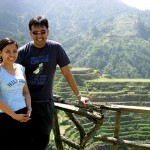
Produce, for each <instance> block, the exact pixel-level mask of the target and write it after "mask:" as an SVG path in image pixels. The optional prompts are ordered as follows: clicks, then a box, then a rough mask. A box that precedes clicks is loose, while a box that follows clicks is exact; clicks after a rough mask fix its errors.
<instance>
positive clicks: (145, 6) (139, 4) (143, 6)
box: [121, 0, 150, 10]
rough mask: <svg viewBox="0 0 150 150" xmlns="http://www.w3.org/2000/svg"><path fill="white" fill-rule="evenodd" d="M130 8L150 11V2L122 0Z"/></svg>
mask: <svg viewBox="0 0 150 150" xmlns="http://www.w3.org/2000/svg"><path fill="white" fill-rule="evenodd" d="M121 1H122V2H124V3H126V4H127V5H129V6H132V7H136V8H137V9H140V10H150V0H121Z"/></svg>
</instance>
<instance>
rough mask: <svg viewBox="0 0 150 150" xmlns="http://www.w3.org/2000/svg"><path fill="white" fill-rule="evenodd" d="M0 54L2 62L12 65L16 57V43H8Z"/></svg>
mask: <svg viewBox="0 0 150 150" xmlns="http://www.w3.org/2000/svg"><path fill="white" fill-rule="evenodd" d="M0 56H1V57H2V59H3V63H6V64H9V65H12V64H13V63H14V62H15V61H16V59H17V57H18V49H17V47H16V45H15V44H10V45H7V46H6V47H4V48H3V49H2V50H1V51H0Z"/></svg>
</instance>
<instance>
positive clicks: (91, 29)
mask: <svg viewBox="0 0 150 150" xmlns="http://www.w3.org/2000/svg"><path fill="white" fill-rule="evenodd" d="M35 15H42V16H45V17H47V18H48V19H49V22H50V28H51V34H50V36H49V38H51V39H53V40H57V41H59V42H60V43H61V44H62V45H63V47H64V48H65V50H66V52H67V54H68V55H69V57H70V59H71V62H72V65H73V66H75V67H76V66H78V67H92V68H94V69H99V70H100V71H101V72H102V73H108V74H111V76H113V77H118V78H120V77H124V78H149V77H150V67H149V64H150V58H149V56H150V55H149V54H150V43H149V42H150V25H149V22H150V11H140V10H137V9H135V8H132V7H129V6H127V5H125V4H124V3H122V2H121V0H92V1H87V0H74V1H72V0H55V1H52V0H43V1H40V0H32V1H31V0H24V1H20V0H15V1H12V0H5V1H1V5H0V38H3V37H6V36H11V37H14V38H15V39H16V40H17V41H18V42H19V44H20V45H22V44H24V43H25V42H27V41H29V40H30V36H29V34H28V21H29V19H30V18H31V17H33V16H35Z"/></svg>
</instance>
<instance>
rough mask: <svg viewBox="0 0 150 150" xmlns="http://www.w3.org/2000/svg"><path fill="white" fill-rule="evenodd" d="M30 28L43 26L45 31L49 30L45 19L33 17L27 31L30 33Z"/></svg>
mask: <svg viewBox="0 0 150 150" xmlns="http://www.w3.org/2000/svg"><path fill="white" fill-rule="evenodd" d="M32 26H45V27H46V28H47V29H48V28H49V25H48V20H47V19H46V18H42V17H41V16H36V17H33V18H32V19H31V20H30V21H29V30H30V31H31V27H32Z"/></svg>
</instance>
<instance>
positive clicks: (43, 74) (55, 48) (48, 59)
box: [17, 40, 70, 102]
mask: <svg viewBox="0 0 150 150" xmlns="http://www.w3.org/2000/svg"><path fill="white" fill-rule="evenodd" d="M17 63H20V64H22V65H23V66H24V67H25V74H26V78H27V82H28V87H29V91H30V94H31V99H32V101H37V102H42V101H47V100H49V99H52V98H53V92H52V89H53V80H54V75H55V71H56V66H57V65H59V67H60V68H61V67H64V66H66V65H68V64H69V63H70V60H69V58H68V56H67V54H66V53H65V51H64V49H63V48H62V47H61V45H60V44H59V43H57V42H55V41H51V40H47V42H46V45H45V46H44V47H42V48H36V47H35V46H34V45H33V42H30V43H28V44H26V45H24V46H22V47H20V48H19V54H18V59H17Z"/></svg>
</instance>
